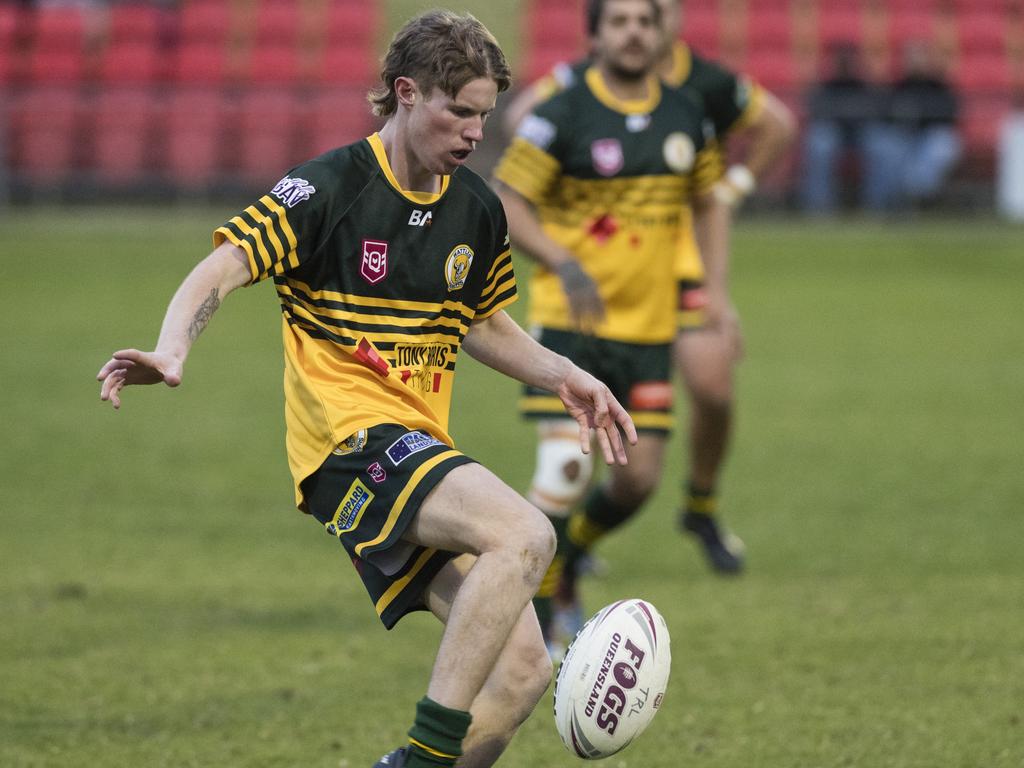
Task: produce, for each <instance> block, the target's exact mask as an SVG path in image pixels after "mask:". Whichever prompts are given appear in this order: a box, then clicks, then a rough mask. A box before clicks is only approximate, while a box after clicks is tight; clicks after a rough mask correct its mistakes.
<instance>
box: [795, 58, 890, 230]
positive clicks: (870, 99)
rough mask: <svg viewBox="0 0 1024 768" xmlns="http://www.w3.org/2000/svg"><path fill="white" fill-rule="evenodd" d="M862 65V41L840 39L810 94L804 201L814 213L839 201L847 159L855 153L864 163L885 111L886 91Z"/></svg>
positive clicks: (830, 208) (828, 210)
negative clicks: (871, 133)
mask: <svg viewBox="0 0 1024 768" xmlns="http://www.w3.org/2000/svg"><path fill="white" fill-rule="evenodd" d="M861 71H862V64H861V59H860V52H859V50H858V49H857V47H856V46H855V45H853V44H851V43H841V44H838V45H836V46H835V47H834V48H833V49H832V52H831V64H830V74H829V76H828V78H827V79H825V80H824V81H822V82H821V83H820V84H818V85H817V86H816V87H815V88H814V89H813V90H812V91H811V92H810V94H809V96H808V100H807V119H808V122H807V127H806V129H805V132H804V142H803V170H802V178H801V181H800V202H801V205H802V207H803V209H804V210H805V211H807V212H809V213H815V214H828V213H833V212H835V210H836V209H837V208H838V207H839V203H840V190H839V180H840V179H841V178H842V175H843V174H842V173H841V172H840V167H841V164H842V161H843V160H844V159H845V158H847V157H849V156H851V155H852V156H854V157H855V158H856V160H857V163H858V165H859V163H860V160H861V153H862V151H863V145H864V140H865V134H866V132H867V130H868V128H869V127H870V126H872V125H874V124H875V123H876V122H877V120H878V119H879V117H880V115H881V108H882V98H883V94H882V93H881V92H880V91H879V89H878V88H877V87H875V86H873V85H871V84H870V83H868V82H867V81H866V80H865V79H864V77H863V76H862V74H861Z"/></svg>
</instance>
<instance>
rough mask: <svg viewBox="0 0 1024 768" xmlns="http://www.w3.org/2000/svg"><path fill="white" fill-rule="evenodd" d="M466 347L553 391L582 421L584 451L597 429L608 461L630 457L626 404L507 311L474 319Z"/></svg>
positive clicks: (478, 356)
mask: <svg viewBox="0 0 1024 768" xmlns="http://www.w3.org/2000/svg"><path fill="white" fill-rule="evenodd" d="M463 349H465V350H466V351H467V352H468V353H469V354H470V355H472V356H473V357H474V358H475V359H476V360H479V361H480V362H481V363H483V364H484V365H486V366H489V367H490V368H493V369H494V370H496V371H499V372H501V373H504V374H505V375H507V376H511V377H512V378H514V379H518V380H519V381H521V382H523V383H524V384H528V385H531V386H534V387H539V388H541V389H546V390H548V391H549V392H554V393H555V394H556V395H558V397H559V399H561V401H562V403H563V404H564V405H565V410H566V412H567V413H568V414H569V415H570V416H571V417H572V418H573V419H575V420H576V422H577V423H578V424H579V425H580V448H581V449H582V451H583V452H584V453H590V438H591V432H592V431H593V433H594V434H596V436H597V442H598V445H600V446H601V452H602V453H603V455H604V460H605V462H606V463H608V464H623V465H624V464H626V463H627V460H626V451H625V448H624V446H623V443H622V435H623V434H624V435H625V436H626V439H627V440H628V441H629V443H630V444H631V445H635V444H636V440H637V437H636V427H635V426H634V425H633V420H632V419H631V418H630V416H629V414H628V413H626V409H625V408H623V407H622V405H620V404H619V401H618V400H616V399H615V397H614V396H613V395H612V393H611V392H610V391H609V390H608V387H606V386H605V385H604V384H602V383H601V382H600V381H598V380H597V379H595V378H594V377H593V376H591V375H590V374H589V373H586V372H585V371H583V370H582V369H581V368H579V367H577V366H576V365H574V364H573V363H572V362H571V361H570V360H569V359H568V358H565V357H563V356H561V355H558V354H555V353H554V352H552V351H551V350H549V349H546V348H545V347H543V346H541V345H540V344H538V343H537V342H536V341H535V340H534V339H532V338H531V337H530V336H529V335H528V334H527V333H526V332H525V331H523V329H522V328H520V327H519V326H518V325H517V324H516V323H515V321H514V320H512V318H510V317H509V316H508V315H507V314H506V313H505V312H504V311H498V312H495V313H494V314H493V315H491V316H490V317H487V318H486V319H483V320H477V321H476V322H474V323H473V325H472V326H471V327H470V330H469V333H468V334H467V336H466V338H465V341H463ZM620 430H621V431H620Z"/></svg>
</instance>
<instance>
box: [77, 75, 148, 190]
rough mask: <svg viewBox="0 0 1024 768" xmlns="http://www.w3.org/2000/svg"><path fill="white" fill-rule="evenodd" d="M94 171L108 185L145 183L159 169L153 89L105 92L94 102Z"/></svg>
mask: <svg viewBox="0 0 1024 768" xmlns="http://www.w3.org/2000/svg"><path fill="white" fill-rule="evenodd" d="M89 109H90V112H91V118H92V120H91V129H92V136H93V162H92V167H93V170H94V172H95V174H96V176H97V178H98V179H100V180H101V181H103V182H105V183H108V184H109V183H113V184H119V185H131V184H138V183H140V182H142V181H143V180H144V179H145V177H146V176H147V175H148V174H149V173H151V172H152V170H153V168H154V166H155V165H156V162H155V156H156V153H155V152H154V151H153V147H152V139H153V136H152V132H153V129H154V127H155V125H156V121H157V114H158V112H157V102H156V97H155V95H154V92H153V91H152V90H151V89H134V88H128V89H125V88H118V89H113V90H107V89H105V90H102V91H100V92H99V93H98V94H97V96H96V98H95V99H93V100H92V101H91V102H90V106H89Z"/></svg>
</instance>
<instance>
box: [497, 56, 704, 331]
mask: <svg viewBox="0 0 1024 768" xmlns="http://www.w3.org/2000/svg"><path fill="white" fill-rule="evenodd" d="M648 94H649V96H648V98H647V99H644V100H640V101H622V100H619V99H617V98H615V96H614V95H613V94H612V93H611V92H610V91H609V90H608V88H607V86H606V85H605V83H604V80H603V78H602V77H601V73H600V72H599V71H598V70H597V69H596V68H594V67H591V68H589V69H587V70H586V72H585V73H584V75H583V77H581V78H579V79H578V80H576V81H575V82H573V83H571V84H569V86H568V87H567V88H565V89H564V90H561V91H559V92H557V93H555V94H554V95H553V96H551V98H549V99H548V100H547V101H545V102H543V103H542V104H540V105H538V106H537V107H536V109H535V110H534V112H533V113H532V114H531V115H528V116H527V117H526V118H525V119H524V120H523V122H522V123H521V124H520V126H519V129H518V132H517V135H516V137H515V138H514V139H513V141H512V144H511V145H510V147H509V148H508V150H507V151H506V153H505V156H504V157H503V158H502V160H501V162H500V163H499V165H498V168H497V170H496V172H495V176H496V178H497V179H498V180H499V181H501V182H502V183H504V184H507V185H508V186H509V187H511V188H512V189H514V190H516V191H517V192H518V193H519V194H521V195H523V197H525V198H526V199H527V200H529V201H530V202H531V203H533V205H534V206H535V207H536V209H537V213H538V216H539V217H540V220H541V224H542V225H543V227H544V230H545V232H546V233H547V234H548V236H549V237H551V238H552V239H553V240H554V241H555V242H557V243H559V244H560V245H562V246H564V247H565V248H567V249H568V250H570V251H571V252H572V253H573V254H575V256H576V257H577V258H578V259H579V261H580V263H581V264H582V266H583V267H584V269H586V271H587V273H588V274H589V275H590V276H591V277H592V278H593V279H594V280H595V282H596V283H597V285H598V289H599V291H600V294H601V298H602V299H603V301H604V304H605V319H604V321H603V322H602V323H601V324H600V325H599V326H598V327H597V329H596V335H597V336H599V337H601V338H606V339H613V340H615V341H624V342H630V343H637V344H660V343H666V342H668V341H670V340H671V339H672V337H673V336H674V334H675V331H676V315H675V309H676V279H675V264H674V261H675V257H676V253H677V251H678V243H679V240H680V237H681V227H682V226H683V219H682V216H683V207H684V204H685V203H686V202H687V201H688V200H689V199H690V196H691V195H695V194H702V193H705V192H707V191H708V189H710V187H711V185H712V184H714V183H715V182H716V181H717V180H718V179H719V178H720V177H721V173H722V164H721V157H720V156H719V155H718V153H717V152H714V151H712V150H711V149H710V148H709V147H708V146H707V142H706V139H705V132H704V125H703V123H704V117H705V114H704V110H703V108H702V106H701V103H700V99H699V98H698V97H696V95H695V94H693V93H691V92H690V91H687V90H686V89H668V88H663V87H662V86H661V84H660V83H659V81H658V80H657V78H653V77H652V78H651V79H650V81H649V82H648ZM529 319H530V322H531V323H533V324H536V325H542V326H545V327H548V328H554V329H558V330H569V329H571V328H572V322H571V319H570V315H569V307H568V303H567V300H566V297H565V295H564V293H563V291H562V288H561V284H560V282H559V280H558V277H557V276H556V275H554V274H553V273H551V272H549V271H548V270H546V269H537V270H535V272H534V275H533V277H532V279H531V282H530V312H529Z"/></svg>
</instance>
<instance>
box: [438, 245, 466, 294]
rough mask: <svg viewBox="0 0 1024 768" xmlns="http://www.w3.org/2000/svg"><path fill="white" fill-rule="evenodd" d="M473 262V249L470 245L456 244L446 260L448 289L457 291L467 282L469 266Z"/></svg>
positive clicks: (445, 273) (445, 271)
mask: <svg viewBox="0 0 1024 768" xmlns="http://www.w3.org/2000/svg"><path fill="white" fill-rule="evenodd" d="M472 263H473V249H472V248H470V247H469V246H468V245H465V244H463V245H456V246H455V247H454V248H453V249H452V252H451V253H449V254H448V258H447V259H446V260H445V262H444V277H445V280H447V281H448V290H449V291H457V290H459V289H460V288H461V287H462V286H464V285H465V284H466V277H467V276H468V275H469V267H470V265H471V264H472Z"/></svg>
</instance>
